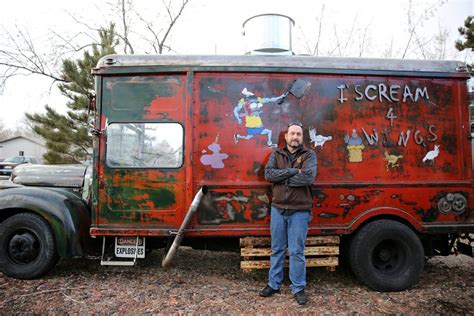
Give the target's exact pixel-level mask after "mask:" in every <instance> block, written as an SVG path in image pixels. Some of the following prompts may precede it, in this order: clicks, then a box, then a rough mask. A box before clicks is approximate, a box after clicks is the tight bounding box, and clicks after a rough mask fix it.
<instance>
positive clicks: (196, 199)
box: [161, 186, 207, 268]
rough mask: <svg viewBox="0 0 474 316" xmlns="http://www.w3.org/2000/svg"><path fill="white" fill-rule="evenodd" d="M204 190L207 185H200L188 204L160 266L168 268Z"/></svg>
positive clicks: (204, 192) (205, 190)
mask: <svg viewBox="0 0 474 316" xmlns="http://www.w3.org/2000/svg"><path fill="white" fill-rule="evenodd" d="M206 192H207V187H206V186H202V187H201V189H199V191H198V193H196V195H195V196H194V199H193V201H192V203H191V205H190V206H189V209H188V212H187V213H186V216H185V217H184V220H183V223H181V227H180V228H179V230H178V233H177V234H176V237H175V238H174V241H173V244H172V245H171V247H170V249H169V250H168V253H166V256H165V258H164V259H163V261H161V266H162V267H163V268H168V267H169V266H170V264H171V261H172V260H173V258H174V256H175V255H176V252H177V251H178V248H179V245H180V244H181V242H182V241H183V238H184V232H185V231H186V228H187V227H188V226H189V223H190V222H191V219H192V218H193V215H194V213H195V212H196V210H197V208H198V206H199V203H201V199H202V197H203V196H204V194H206Z"/></svg>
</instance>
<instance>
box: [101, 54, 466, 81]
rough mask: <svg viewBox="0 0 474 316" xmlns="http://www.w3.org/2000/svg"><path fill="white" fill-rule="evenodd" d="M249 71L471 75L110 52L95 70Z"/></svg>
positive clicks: (338, 61)
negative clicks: (112, 53)
mask: <svg viewBox="0 0 474 316" xmlns="http://www.w3.org/2000/svg"><path fill="white" fill-rule="evenodd" d="M185 70H196V71H248V72H257V71H258V72H300V73H340V74H375V75H376V74H383V75H387V74H388V75H399V76H405V75H412V76H423V77H425V76H430V77H461V78H469V73H468V72H467V67H466V63H464V62H461V61H454V60H414V59H383V58H348V57H314V56H270V55H263V56H262V55H237V56H231V55H229V56H217V55H209V56H206V55H107V56H104V57H102V58H101V59H100V60H99V62H98V64H97V68H96V69H94V71H93V73H94V74H101V73H124V72H132V73H134V72H145V73H146V72H160V71H185Z"/></svg>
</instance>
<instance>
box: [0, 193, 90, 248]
mask: <svg viewBox="0 0 474 316" xmlns="http://www.w3.org/2000/svg"><path fill="white" fill-rule="evenodd" d="M25 211H26V212H31V213H36V214H38V215H40V216H42V217H43V218H44V219H45V220H46V221H47V222H48V223H49V224H50V225H51V228H52V230H53V233H54V237H55V240H56V245H57V249H58V254H59V255H60V256H61V257H74V256H82V255H84V254H85V249H87V245H88V242H89V240H90V237H89V227H90V223H91V218H90V213H89V210H88V207H87V205H86V203H85V202H84V201H83V200H82V199H81V198H80V197H78V196H76V195H74V194H73V193H71V192H67V191H65V190H62V189H50V188H38V187H26V186H21V187H15V188H8V189H3V190H0V218H2V221H3V220H5V219H6V217H5V216H4V215H5V214H8V216H7V217H9V216H11V215H14V214H17V213H20V212H25ZM0 225H1V223H0Z"/></svg>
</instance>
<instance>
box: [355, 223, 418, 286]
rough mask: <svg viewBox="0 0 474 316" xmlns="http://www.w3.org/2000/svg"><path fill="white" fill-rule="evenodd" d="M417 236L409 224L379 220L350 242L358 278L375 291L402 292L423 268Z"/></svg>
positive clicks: (363, 229) (362, 230) (413, 281)
mask: <svg viewBox="0 0 474 316" xmlns="http://www.w3.org/2000/svg"><path fill="white" fill-rule="evenodd" d="M424 260H425V256H424V251H423V246H422V244H421V242H420V239H419V238H418V236H417V235H416V234H415V233H414V232H413V231H412V230H411V229H410V228H409V227H407V226H406V225H403V224H401V223H399V222H396V221H392V220H378V221H375V222H371V223H368V224H367V225H365V226H364V227H362V228H361V229H360V231H359V232H357V234H356V235H355V236H354V238H353V239H352V241H351V245H350V249H349V262H350V266H351V269H352V271H353V272H354V274H355V275H356V276H357V278H358V279H359V280H360V281H361V282H363V283H364V284H366V285H367V286H368V287H370V288H371V289H373V290H376V291H380V292H391V291H402V290H405V289H407V288H409V287H411V286H413V285H414V284H416V283H417V282H418V280H419V278H420V276H421V273H422V271H423V268H424Z"/></svg>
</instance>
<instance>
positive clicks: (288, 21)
mask: <svg viewBox="0 0 474 316" xmlns="http://www.w3.org/2000/svg"><path fill="white" fill-rule="evenodd" d="M294 25H295V21H294V20H293V19H292V18H290V17H289V16H286V15H282V14H275V13H266V14H259V15H255V16H253V17H251V18H248V19H247V20H246V21H245V22H244V24H243V25H242V26H243V29H244V30H243V34H244V36H245V39H246V41H245V42H246V47H247V53H246V55H262V54H276V55H294V54H293V51H292V43H291V41H292V28H293V26H294Z"/></svg>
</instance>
